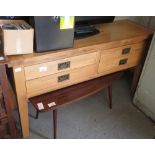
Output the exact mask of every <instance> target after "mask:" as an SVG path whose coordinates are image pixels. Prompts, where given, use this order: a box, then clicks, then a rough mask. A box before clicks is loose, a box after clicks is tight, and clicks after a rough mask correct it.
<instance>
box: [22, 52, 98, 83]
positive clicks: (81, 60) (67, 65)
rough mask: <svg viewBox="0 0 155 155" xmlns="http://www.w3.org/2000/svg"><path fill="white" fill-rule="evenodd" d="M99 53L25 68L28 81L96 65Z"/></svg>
mask: <svg viewBox="0 0 155 155" xmlns="http://www.w3.org/2000/svg"><path fill="white" fill-rule="evenodd" d="M96 59H97V52H94V53H89V54H84V55H79V56H75V57H70V58H66V59H61V60H57V61H52V62H47V63H42V64H37V65H33V66H27V67H25V76H26V80H30V79H34V78H38V77H43V76H47V75H50V74H55V73H59V72H63V71H67V70H71V69H75V68H80V67H83V66H87V65H91V64H94V63H96Z"/></svg>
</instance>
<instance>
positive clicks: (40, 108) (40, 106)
mask: <svg viewBox="0 0 155 155" xmlns="http://www.w3.org/2000/svg"><path fill="white" fill-rule="evenodd" d="M37 106H38V109H39V110H43V109H44V105H43V103H42V102H40V103H37Z"/></svg>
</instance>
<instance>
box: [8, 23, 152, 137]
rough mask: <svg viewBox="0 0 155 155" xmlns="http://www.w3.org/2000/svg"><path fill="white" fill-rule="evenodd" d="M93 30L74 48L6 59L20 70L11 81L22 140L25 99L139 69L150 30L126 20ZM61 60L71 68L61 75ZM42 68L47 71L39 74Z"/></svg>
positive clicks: (25, 128) (26, 127)
mask: <svg viewBox="0 0 155 155" xmlns="http://www.w3.org/2000/svg"><path fill="white" fill-rule="evenodd" d="M96 27H97V28H98V29H99V30H100V33H99V34H97V35H94V36H91V37H88V38H84V39H80V40H75V41H74V46H73V48H69V49H62V50H57V51H49V52H45V53H35V52H34V53H33V54H28V55H21V56H9V57H8V67H11V68H13V70H14V69H16V67H17V68H18V66H22V67H21V68H22V70H21V72H14V77H15V85H16V93H17V100H18V105H19V113H20V118H21V125H22V132H23V136H24V137H27V136H28V135H29V123H28V110H27V109H28V107H27V97H33V96H35V95H39V94H42V93H45V92H48V91H52V90H56V89H60V88H64V87H67V86H70V85H73V84H77V83H80V82H83V81H87V80H90V79H93V78H97V77H100V76H103V75H107V74H110V73H113V72H117V71H120V70H125V69H128V68H131V67H137V66H138V65H140V63H141V60H142V57H143V55H144V53H145V54H146V53H147V51H146V50H144V49H145V44H146V43H147V40H149V39H150V38H151V36H152V34H153V30H150V29H148V28H145V27H143V26H140V25H138V24H136V23H133V22H131V21H127V20H123V21H116V22H114V23H110V24H101V25H96ZM129 47H131V51H130V53H129V54H125V55H122V54H121V53H122V49H124V48H129ZM122 59H127V63H126V64H123V65H119V62H120V60H122ZM64 60H65V61H71V67H70V68H67V69H64V70H61V71H60V70H58V63H62V62H64ZM44 66H45V67H47V68H48V70H47V71H45V70H46V69H42V70H43V72H38V68H39V67H44ZM67 74H69V78H70V79H69V80H65V81H63V82H58V77H60V76H63V75H67ZM138 74H139V73H138ZM66 77H67V76H66ZM59 79H60V80H62V79H63V78H59Z"/></svg>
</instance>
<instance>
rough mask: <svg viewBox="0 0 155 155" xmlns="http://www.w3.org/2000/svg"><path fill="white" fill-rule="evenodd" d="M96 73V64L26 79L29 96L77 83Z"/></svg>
mask: <svg viewBox="0 0 155 155" xmlns="http://www.w3.org/2000/svg"><path fill="white" fill-rule="evenodd" d="M95 75H96V65H89V66H86V67H82V68H80V69H74V70H72V71H65V72H61V73H57V74H53V75H49V76H45V77H41V78H37V79H32V80H28V81H26V87H27V93H28V97H32V96H36V95H40V94H42V93H46V92H49V91H52V90H56V89H59V88H63V87H66V86H69V85H72V84H76V83H79V82H82V81H85V80H88V79H91V78H92V77H94V76H95Z"/></svg>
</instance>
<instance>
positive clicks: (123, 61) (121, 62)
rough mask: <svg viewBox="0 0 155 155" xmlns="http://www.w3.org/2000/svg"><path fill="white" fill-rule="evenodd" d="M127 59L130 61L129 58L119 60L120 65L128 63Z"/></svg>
mask: <svg viewBox="0 0 155 155" xmlns="http://www.w3.org/2000/svg"><path fill="white" fill-rule="evenodd" d="M127 61H128V59H122V60H120V61H119V65H124V64H126V63H127Z"/></svg>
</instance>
